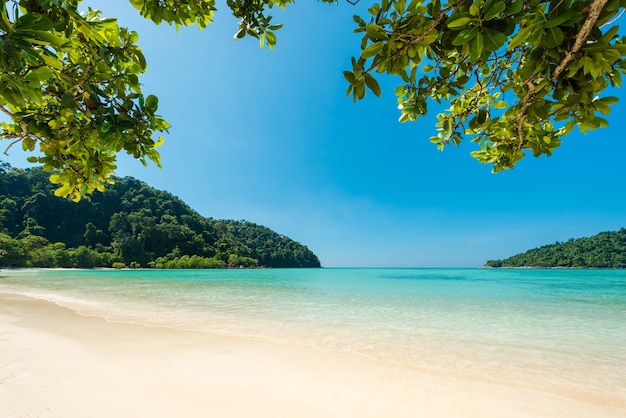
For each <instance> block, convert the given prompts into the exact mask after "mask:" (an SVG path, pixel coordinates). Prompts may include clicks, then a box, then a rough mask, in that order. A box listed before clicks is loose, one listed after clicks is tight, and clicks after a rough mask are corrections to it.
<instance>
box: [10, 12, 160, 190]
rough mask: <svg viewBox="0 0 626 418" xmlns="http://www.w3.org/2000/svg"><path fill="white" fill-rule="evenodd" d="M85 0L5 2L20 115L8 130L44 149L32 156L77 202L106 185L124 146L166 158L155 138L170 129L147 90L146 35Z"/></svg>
mask: <svg viewBox="0 0 626 418" xmlns="http://www.w3.org/2000/svg"><path fill="white" fill-rule="evenodd" d="M79 3H80V2H79V1H61V0H29V1H25V0H23V1H4V2H0V49H1V50H2V54H1V55H0V110H2V111H3V112H4V113H5V114H7V115H9V116H10V117H11V121H10V122H8V123H2V124H0V135H2V137H3V138H4V139H8V140H10V141H11V144H10V145H9V148H10V147H11V146H12V145H13V144H15V143H21V146H22V148H23V149H24V150H26V151H29V152H35V151H38V152H39V154H40V155H39V156H31V157H29V158H28V160H29V161H30V162H37V163H40V164H42V165H43V167H44V170H45V171H46V172H49V173H51V176H50V181H51V182H52V183H54V184H57V185H58V188H57V190H56V191H55V194H56V195H57V196H61V197H71V198H72V199H73V200H75V201H78V200H79V199H80V197H81V196H82V195H84V194H87V193H91V192H93V191H94V190H95V189H98V190H103V188H104V185H105V184H107V183H108V181H109V177H110V175H111V174H112V173H113V172H114V170H115V168H116V165H115V156H116V154H117V153H119V152H121V151H124V152H126V153H128V154H130V155H132V156H133V157H135V158H137V159H139V160H140V161H141V162H142V163H144V164H145V162H146V160H152V161H153V162H155V163H156V164H160V163H159V154H158V152H157V151H156V149H155V148H156V147H157V146H158V145H159V144H160V142H161V141H162V139H161V138H159V139H157V140H153V134H154V133H155V132H163V131H166V130H167V128H168V127H169V124H168V123H167V122H166V121H165V120H164V119H162V118H161V117H160V116H159V115H158V114H157V113H156V112H157V108H158V100H157V98H156V97H155V96H152V95H148V96H144V94H143V92H142V89H141V85H140V83H139V76H140V74H141V73H143V72H144V71H145V70H146V62H145V59H144V56H143V54H142V52H141V49H140V48H139V47H138V46H137V45H136V42H137V40H138V35H137V33H136V32H132V31H129V30H128V29H125V28H121V27H120V26H119V25H118V24H117V21H116V20H115V19H103V18H101V17H100V15H99V12H97V11H93V10H88V11H87V12H85V13H83V14H79V13H78V12H77V10H76V7H77V6H78V4H79Z"/></svg>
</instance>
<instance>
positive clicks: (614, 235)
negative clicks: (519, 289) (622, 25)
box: [487, 228, 626, 268]
mask: <svg viewBox="0 0 626 418" xmlns="http://www.w3.org/2000/svg"><path fill="white" fill-rule="evenodd" d="M487 266H488V267H572V268H626V229H625V228H622V229H620V230H619V231H614V232H601V233H599V234H597V235H594V236H592V237H589V238H579V239H573V238H571V239H569V240H568V241H567V242H557V243H555V244H551V245H545V246H543V247H540V248H534V249H532V250H529V251H526V252H525V253H523V254H517V255H514V256H513V257H510V258H507V259H505V260H489V261H487Z"/></svg>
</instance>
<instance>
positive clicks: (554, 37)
mask: <svg viewBox="0 0 626 418" xmlns="http://www.w3.org/2000/svg"><path fill="white" fill-rule="evenodd" d="M563 38H564V35H563V31H562V30H561V29H559V28H558V27H553V28H546V37H545V43H546V46H547V47H548V48H556V47H557V46H559V45H561V42H563Z"/></svg>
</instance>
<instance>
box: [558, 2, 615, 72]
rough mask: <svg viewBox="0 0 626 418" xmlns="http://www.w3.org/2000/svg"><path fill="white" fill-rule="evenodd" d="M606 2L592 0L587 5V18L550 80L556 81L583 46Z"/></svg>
mask: <svg viewBox="0 0 626 418" xmlns="http://www.w3.org/2000/svg"><path fill="white" fill-rule="evenodd" d="M607 2H608V0H594V1H593V2H592V3H591V4H590V5H589V7H588V9H589V15H588V16H587V20H585V23H583V27H582V28H580V32H578V35H576V40H575V41H574V45H573V46H572V49H570V50H569V51H568V52H567V54H566V55H565V58H563V61H561V63H560V64H559V66H558V67H556V69H555V70H554V73H552V81H556V79H557V78H559V75H561V73H562V72H563V70H565V67H567V65H568V64H569V63H570V62H571V61H572V60H573V59H574V55H576V53H577V52H578V51H580V48H582V47H583V44H584V43H585V41H586V40H587V37H588V36H589V34H590V33H591V30H592V29H593V27H594V25H595V24H596V22H597V21H598V18H599V17H600V12H601V11H602V9H603V8H604V6H605V5H606V3H607Z"/></svg>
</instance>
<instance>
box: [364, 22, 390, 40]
mask: <svg viewBox="0 0 626 418" xmlns="http://www.w3.org/2000/svg"><path fill="white" fill-rule="evenodd" d="M365 33H367V36H369V37H370V38H371V39H372V40H374V41H380V40H383V39H388V38H389V35H387V32H385V29H383V28H382V27H381V26H379V25H377V24H375V23H370V24H369V25H367V28H366V29H365Z"/></svg>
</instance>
